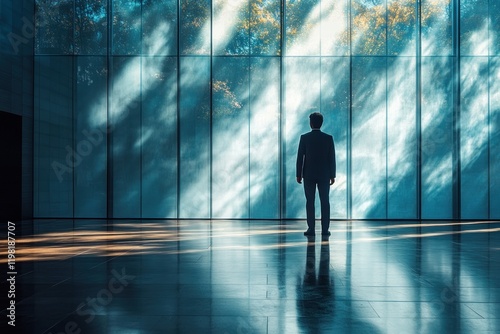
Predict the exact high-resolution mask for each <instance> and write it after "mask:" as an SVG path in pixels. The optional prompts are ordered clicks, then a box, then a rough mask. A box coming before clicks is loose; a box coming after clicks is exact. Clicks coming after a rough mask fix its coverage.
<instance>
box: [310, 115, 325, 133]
mask: <svg viewBox="0 0 500 334" xmlns="http://www.w3.org/2000/svg"><path fill="white" fill-rule="evenodd" d="M309 124H310V125H311V129H319V128H321V126H322V125H323V115H321V114H320V113H319V112H313V113H312V114H311V115H309Z"/></svg>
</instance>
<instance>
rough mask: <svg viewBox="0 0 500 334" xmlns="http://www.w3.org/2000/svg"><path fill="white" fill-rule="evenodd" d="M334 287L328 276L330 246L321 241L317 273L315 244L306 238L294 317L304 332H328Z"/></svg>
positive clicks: (325, 241) (333, 305)
mask: <svg viewBox="0 0 500 334" xmlns="http://www.w3.org/2000/svg"><path fill="white" fill-rule="evenodd" d="M334 290H335V287H334V283H333V280H332V279H331V277H330V244H329V242H328V238H325V240H324V241H322V242H321V252H320V260H319V270H318V272H317V273H316V245H315V240H314V237H308V242H307V251H306V268H305V272H304V279H303V280H302V284H298V286H297V311H298V314H299V317H298V318H297V319H298V320H297V321H298V322H299V326H300V327H301V328H302V329H303V330H304V332H305V333H326V332H330V331H329V329H331V327H332V324H333V323H334V321H333V319H334V318H333V317H334V316H335V293H334Z"/></svg>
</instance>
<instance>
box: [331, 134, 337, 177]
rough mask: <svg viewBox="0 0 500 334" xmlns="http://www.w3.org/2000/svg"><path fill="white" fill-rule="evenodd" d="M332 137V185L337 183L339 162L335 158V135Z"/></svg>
mask: <svg viewBox="0 0 500 334" xmlns="http://www.w3.org/2000/svg"><path fill="white" fill-rule="evenodd" d="M330 138H331V141H332V143H331V145H330V185H332V184H334V183H335V177H337V162H336V160H335V143H334V141H333V137H330Z"/></svg>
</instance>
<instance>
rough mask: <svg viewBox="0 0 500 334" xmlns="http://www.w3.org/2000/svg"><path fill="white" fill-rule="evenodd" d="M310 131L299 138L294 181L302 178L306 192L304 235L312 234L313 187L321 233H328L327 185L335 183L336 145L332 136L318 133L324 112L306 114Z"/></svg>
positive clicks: (300, 181)
mask: <svg viewBox="0 0 500 334" xmlns="http://www.w3.org/2000/svg"><path fill="white" fill-rule="evenodd" d="M309 125H310V126H311V129H312V130H311V132H308V133H306V134H303V135H302V136H301V137H300V142H299V149H298V152H297V166H296V167H297V168H296V177H297V182H298V183H302V179H304V192H305V195H306V214H307V231H305V232H304V235H306V236H313V235H314V234H315V232H314V230H315V210H314V200H315V197H316V187H317V188H318V192H319V199H320V202H321V234H322V235H323V236H329V235H330V231H329V228H330V186H331V185H332V184H334V183H335V177H336V164H335V145H334V143H333V137H332V136H331V135H329V134H326V133H324V132H321V130H320V128H321V125H323V115H322V114H320V113H318V112H315V113H312V114H311V115H309Z"/></svg>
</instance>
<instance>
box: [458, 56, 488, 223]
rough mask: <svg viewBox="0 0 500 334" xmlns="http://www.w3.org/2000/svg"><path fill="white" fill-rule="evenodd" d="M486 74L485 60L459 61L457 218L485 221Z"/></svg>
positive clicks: (486, 168)
mask: <svg viewBox="0 0 500 334" xmlns="http://www.w3.org/2000/svg"><path fill="white" fill-rule="evenodd" d="M487 71H488V58H487V57H474V58H472V57H470V58H469V57H467V58H462V60H461V69H460V75H461V81H460V88H461V91H460V97H461V104H460V159H461V164H460V167H461V169H462V170H461V173H462V174H461V175H462V177H461V181H462V184H461V188H462V190H461V209H462V213H461V218H465V219H471V218H488V134H489V133H488V130H489V129H488V81H487V80H477V79H476V78H477V77H478V76H479V73H481V72H487Z"/></svg>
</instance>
